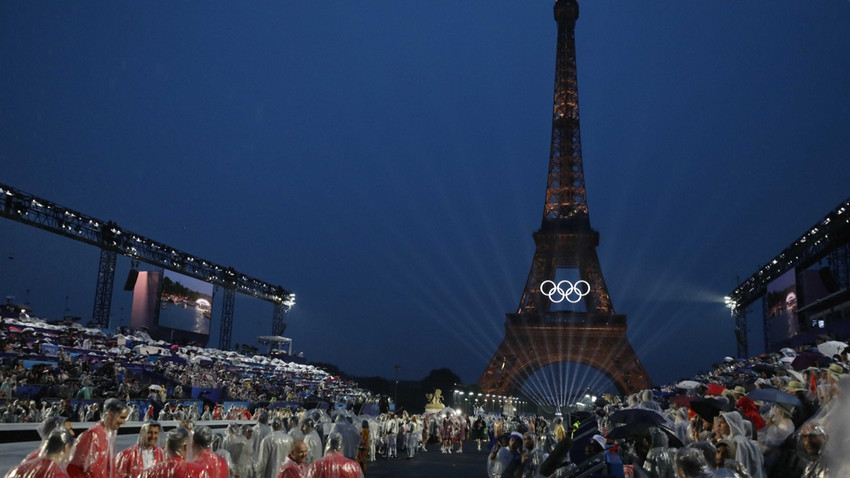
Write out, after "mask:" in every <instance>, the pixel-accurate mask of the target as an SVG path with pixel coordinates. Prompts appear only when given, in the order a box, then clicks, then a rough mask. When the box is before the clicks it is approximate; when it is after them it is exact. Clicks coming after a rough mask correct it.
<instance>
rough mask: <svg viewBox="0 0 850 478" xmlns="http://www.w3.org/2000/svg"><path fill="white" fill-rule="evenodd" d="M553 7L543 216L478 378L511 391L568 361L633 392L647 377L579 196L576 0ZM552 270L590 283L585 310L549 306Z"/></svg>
mask: <svg viewBox="0 0 850 478" xmlns="http://www.w3.org/2000/svg"><path fill="white" fill-rule="evenodd" d="M554 11H555V20H556V22H557V24H558V41H557V53H556V63H555V96H554V111H553V118H552V144H551V151H550V157H549V175H548V180H547V185H546V202H545V204H544V208H543V223H542V225H541V227H540V229H539V230H538V231H536V232H535V233H534V242H535V244H536V250H535V253H534V259H533V261H532V264H531V271H530V272H529V274H528V281H527V282H526V284H525V290H524V291H523V294H522V299H521V300H520V304H519V308H518V310H517V312H516V313H513V314H507V320H506V322H505V338H504V340H503V341H502V343H501V344H500V345H499V349H498V350H497V351H496V353H495V354H494V355H493V358H492V360H491V361H490V364H489V365H488V366H487V369H486V370H485V372H484V374H483V375H482V377H481V380H480V382H479V385H480V386H481V389H482V391H483V392H484V393H495V394H510V393H516V392H518V391H519V389H520V387H521V385H522V384H523V382H524V381H525V380H527V379H528V378H529V377H530V376H532V375H533V374H534V372H536V371H537V370H539V369H541V368H543V367H545V366H547V365H550V364H554V363H560V362H572V363H579V364H584V365H588V366H590V367H593V368H594V369H596V370H597V371H599V372H601V373H602V374H604V375H606V376H607V377H608V378H610V379H611V381H612V382H613V383H614V384H615V385H616V386H617V388H618V389H619V391H620V392H621V393H633V392H635V391H638V390H641V389H644V388H647V387H650V386H651V383H650V379H649V376H648V375H647V373H646V370H644V368H643V365H642V364H641V363H640V360H639V359H638V357H637V355H636V354H635V351H634V349H633V348H632V346H631V344H630V343H629V340H628V338H627V337H626V316H625V315H621V314H616V313H615V312H614V306H613V305H612V304H611V298H610V297H609V295H608V288H607V286H606V285H605V279H604V278H603V276H602V269H601V267H600V265H599V258H598V256H597V254H596V247H597V246H598V245H599V233H598V232H597V231H595V230H593V229H592V228H591V227H590V216H589V214H588V209H587V198H586V195H585V184H584V167H583V165H582V155H581V137H580V133H579V110H578V88H577V77H576V49H575V24H576V20H577V19H578V3H577V2H576V0H557V2H556V3H555V7H554ZM558 269H574V270H577V272H578V275H579V276H580V279H581V280H584V281H586V282H587V283H588V284H589V285H590V288H589V289H590V290H589V292H588V294H587V295H585V296H584V297H583V298H582V301H581V302H583V306H584V308H585V311H583V312H582V311H573V310H553V307H552V301H551V300H550V298H549V297H547V296H545V295H544V294H543V293H542V292H541V284H543V283H544V282H545V281H547V280H551V281H555V282H557V280H556V271H557V270H558ZM547 287H551V285H549V284H547ZM545 290H547V292H548V289H545ZM584 290H586V288H584V287H582V291H584ZM559 298H560V296H559ZM576 298H577V296H576V295H573V296H572V299H573V300H575V299H576ZM578 305H582V304H581V303H579V304H578ZM555 309H557V307H556V308H555Z"/></svg>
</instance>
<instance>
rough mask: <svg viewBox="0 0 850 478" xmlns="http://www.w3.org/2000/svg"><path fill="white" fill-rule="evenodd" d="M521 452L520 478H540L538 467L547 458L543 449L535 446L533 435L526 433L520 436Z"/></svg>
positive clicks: (547, 455) (535, 441)
mask: <svg viewBox="0 0 850 478" xmlns="http://www.w3.org/2000/svg"><path fill="white" fill-rule="evenodd" d="M522 444H523V448H524V449H523V451H522V455H520V467H521V469H522V475H521V476H522V478H542V477H543V476H544V475H543V474H541V473H540V465H542V464H543V462H544V461H545V460H546V458H548V457H549V454H548V453H546V452H545V450H543V448H541V447H539V446H537V440H536V438H535V435H534V433H532V432H526V433H524V434H523V435H522Z"/></svg>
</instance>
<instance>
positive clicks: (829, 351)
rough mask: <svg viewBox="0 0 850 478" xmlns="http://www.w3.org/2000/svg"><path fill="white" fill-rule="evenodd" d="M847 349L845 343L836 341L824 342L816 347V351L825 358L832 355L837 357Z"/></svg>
mask: <svg viewBox="0 0 850 478" xmlns="http://www.w3.org/2000/svg"><path fill="white" fill-rule="evenodd" d="M846 347H847V344H846V343H845V342H839V341H837V340H830V341H829V342H824V343H822V344H820V345H818V351H820V353H822V354H824V355H826V356H827V357H832V356H833V355H838V354H840V353H841V351H842V350H844V349H845V348H846Z"/></svg>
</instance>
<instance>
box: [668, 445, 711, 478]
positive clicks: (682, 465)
mask: <svg viewBox="0 0 850 478" xmlns="http://www.w3.org/2000/svg"><path fill="white" fill-rule="evenodd" d="M676 471H677V473H678V476H680V477H682V478H708V477H710V476H711V471H710V470H709V467H708V464H707V463H706V460H705V454H704V453H703V452H702V451H701V450H698V449H695V448H683V449H681V450H680V451H679V453H678V454H677V455H676Z"/></svg>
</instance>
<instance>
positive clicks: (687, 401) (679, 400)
mask: <svg viewBox="0 0 850 478" xmlns="http://www.w3.org/2000/svg"><path fill="white" fill-rule="evenodd" d="M695 399H696V397H688V396H685V395H679V396H678V397H673V398H671V399H670V401H671V402H673V403H676V404H679V405H681V406H683V407H690V406H691V402H693V401H694V400H695Z"/></svg>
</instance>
